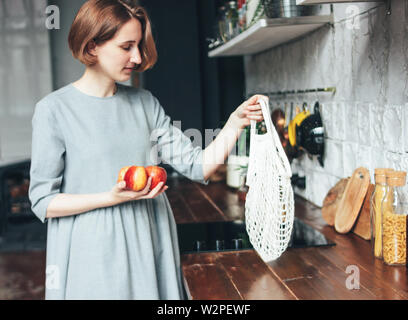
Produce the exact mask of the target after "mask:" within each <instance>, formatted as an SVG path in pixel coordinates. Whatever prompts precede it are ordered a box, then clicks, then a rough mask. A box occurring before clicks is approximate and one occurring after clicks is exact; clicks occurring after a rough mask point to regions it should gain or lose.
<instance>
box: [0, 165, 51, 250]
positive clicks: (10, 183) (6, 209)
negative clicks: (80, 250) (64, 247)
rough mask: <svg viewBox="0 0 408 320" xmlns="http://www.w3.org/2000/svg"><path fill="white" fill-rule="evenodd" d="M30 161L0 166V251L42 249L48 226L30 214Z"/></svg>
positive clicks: (44, 245) (44, 244)
mask: <svg viewBox="0 0 408 320" xmlns="http://www.w3.org/2000/svg"><path fill="white" fill-rule="evenodd" d="M29 176H30V161H23V162H18V163H14V164H12V165H7V166H3V167H0V252H11V251H13V252H17V251H27V250H44V249H45V247H46V236H47V225H46V224H44V223H41V221H40V220H38V218H37V217H36V216H35V215H34V213H33V212H32V211H31V202H30V200H29V198H28V188H29V184H30V180H29Z"/></svg>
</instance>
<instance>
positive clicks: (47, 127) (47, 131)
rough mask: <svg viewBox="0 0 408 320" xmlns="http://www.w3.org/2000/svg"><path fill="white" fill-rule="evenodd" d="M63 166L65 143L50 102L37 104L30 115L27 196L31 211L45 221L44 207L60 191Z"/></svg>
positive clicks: (45, 208) (46, 206) (45, 207)
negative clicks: (29, 158)
mask: <svg viewBox="0 0 408 320" xmlns="http://www.w3.org/2000/svg"><path fill="white" fill-rule="evenodd" d="M64 168H65V142H64V139H63V137H62V133H61V131H60V130H59V129H58V125H57V123H56V119H55V116H54V115H53V113H52V110H51V108H50V107H49V105H47V104H44V103H41V101H40V102H39V103H37V104H36V106H35V110H34V115H33V118H32V144H31V167H30V187H29V198H30V201H31V210H32V211H33V212H34V214H35V215H36V216H37V217H38V218H39V219H40V220H41V222H43V223H44V222H46V221H47V218H46V217H45V216H46V213H47V208H48V205H49V203H50V202H51V200H52V199H53V198H54V197H55V196H56V195H57V194H58V193H60V186H61V183H62V179H63V172H64Z"/></svg>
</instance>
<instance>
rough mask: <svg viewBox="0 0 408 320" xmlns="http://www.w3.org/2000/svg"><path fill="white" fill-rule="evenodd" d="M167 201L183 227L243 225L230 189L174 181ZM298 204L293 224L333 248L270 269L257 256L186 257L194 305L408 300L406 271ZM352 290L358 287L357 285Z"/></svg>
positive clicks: (289, 256)
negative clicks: (307, 228)
mask: <svg viewBox="0 0 408 320" xmlns="http://www.w3.org/2000/svg"><path fill="white" fill-rule="evenodd" d="M167 195H168V198H169V201H170V203H171V205H172V208H173V212H174V216H175V219H176V222H177V223H178V224H180V223H192V222H211V221H231V220H243V218H244V203H242V202H240V201H239V199H238V196H237V194H236V190H235V189H231V188H229V187H228V186H226V185H225V183H224V182H220V183H210V184H209V185H202V184H198V183H194V182H191V181H189V180H187V179H181V180H172V181H169V189H168V190H167ZM295 201H296V204H295V216H296V217H297V218H299V219H300V220H302V221H303V222H305V223H307V224H308V225H310V226H312V227H314V228H315V229H317V230H319V231H320V232H322V233H323V234H324V235H325V236H326V237H327V238H328V239H330V240H332V241H334V242H335V243H336V245H335V246H328V247H311V248H296V249H294V248H289V249H288V250H287V251H286V252H284V253H283V254H282V256H281V257H280V258H278V259H277V260H275V261H272V262H269V263H264V262H263V261H262V260H261V258H260V257H259V256H258V254H257V253H256V252H255V251H254V250H243V251H231V252H209V253H193V254H183V255H182V256H181V260H182V270H183V275H184V282H185V287H186V290H187V294H188V296H189V298H190V299H233V300H235V299H285V300H286V299H288V300H289V299H318V300H320V299H321V300H323V299H347V300H351V299H356V300H362V299H369V300H371V299H397V300H400V299H407V298H408V282H407V279H408V278H407V270H408V269H407V268H405V267H391V266H387V265H385V264H384V263H383V262H382V261H380V260H378V259H375V258H374V257H373V255H372V253H371V247H370V242H369V241H366V240H364V239H362V238H360V237H358V236H357V235H355V234H353V233H349V234H346V235H341V234H338V233H337V232H336V231H335V230H334V228H333V227H330V226H328V225H327V224H326V223H325V222H324V220H323V219H322V217H321V211H320V208H318V207H316V206H314V205H313V204H311V203H310V202H307V201H305V200H304V199H302V198H300V197H296V198H295ZM349 266H350V267H349ZM348 267H349V268H351V270H347V269H348ZM357 270H358V271H357ZM347 271H348V272H347ZM349 276H356V277H357V276H358V278H359V282H358V287H359V288H358V289H352V290H350V289H348V288H347V285H346V281H347V278H348V277H349ZM349 282H350V280H349ZM351 284H354V285H356V282H355V280H352V281H351ZM349 287H350V286H349ZM354 287H356V286H354Z"/></svg>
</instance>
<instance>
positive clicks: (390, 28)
mask: <svg viewBox="0 0 408 320" xmlns="http://www.w3.org/2000/svg"><path fill="white" fill-rule="evenodd" d="M347 5H348V4H336V5H334V6H333V8H334V20H335V24H334V27H331V28H321V29H320V30H318V31H317V32H315V33H313V34H310V35H308V36H307V37H305V38H303V39H300V40H298V41H296V42H292V43H290V44H286V45H282V46H280V47H277V48H273V49H271V50H269V51H266V52H263V53H260V54H257V55H254V56H247V57H245V72H246V76H247V77H246V87H247V92H248V93H253V92H257V91H259V92H265V91H283V90H297V89H309V88H320V87H328V86H336V88H337V92H336V94H335V95H331V94H327V93H322V94H319V95H313V94H311V95H310V96H306V95H304V96H302V97H296V96H295V97H294V96H292V97H285V98H282V99H281V100H282V101H287V102H289V101H295V102H298V101H303V100H305V101H306V102H308V103H309V104H311V105H312V106H313V104H314V101H316V100H319V101H320V102H321V109H320V111H321V115H322V120H323V124H324V127H325V143H326V150H325V156H324V163H325V165H324V167H321V166H320V164H319V163H318V161H317V158H316V157H313V158H312V159H309V157H308V156H307V155H304V156H302V157H301V158H300V159H295V160H294V161H293V162H292V171H293V173H298V174H299V175H300V176H303V175H305V176H306V189H305V190H300V189H297V188H295V191H296V193H298V194H300V195H302V196H303V197H305V198H307V199H308V200H310V201H311V202H313V203H315V204H317V205H319V206H321V205H322V203H323V199H324V197H325V196H326V194H327V192H328V190H329V189H330V188H331V187H332V186H333V185H334V184H335V183H336V182H337V181H338V180H339V179H341V178H343V177H348V176H351V175H352V173H353V171H354V170H355V169H356V168H358V167H361V166H363V167H366V168H367V169H369V171H370V175H371V179H372V181H373V179H374V169H375V168H379V167H391V168H394V169H398V170H404V171H408V85H407V83H408V73H407V70H408V53H407V49H406V48H408V37H407V36H406V31H407V30H408V27H406V26H407V25H408V1H405V0H393V1H392V14H391V16H387V15H386V13H385V6H384V5H381V4H380V7H378V8H377V9H374V10H372V11H370V12H368V13H365V14H362V15H361V16H360V19H359V25H360V28H359V29H349V28H347V21H340V20H341V19H344V18H346V17H347V14H345V12H346V8H347ZM353 5H357V6H358V7H359V8H360V10H361V12H364V11H365V10H366V9H368V8H371V7H375V6H378V5H379V4H378V3H364V4H363V3H353ZM324 6H327V5H324ZM322 10H323V9H322ZM299 55H302V56H301V57H299ZM281 100H279V102H282V101H281ZM270 101H271V102H272V108H275V107H276V106H277V102H278V100H276V98H274V97H271V100H270Z"/></svg>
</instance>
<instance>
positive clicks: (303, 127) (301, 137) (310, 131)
mask: <svg viewBox="0 0 408 320" xmlns="http://www.w3.org/2000/svg"><path fill="white" fill-rule="evenodd" d="M295 131H296V145H297V146H298V147H302V148H303V149H305V150H306V151H307V152H308V153H309V154H311V155H318V157H317V159H318V161H319V163H320V165H321V166H322V167H323V166H324V164H323V155H324V128H323V123H322V118H321V115H320V104H319V102H318V101H316V103H315V105H314V113H313V114H312V115H309V116H308V117H307V118H305V119H303V121H302V122H301V123H300V125H299V126H296V128H295Z"/></svg>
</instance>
